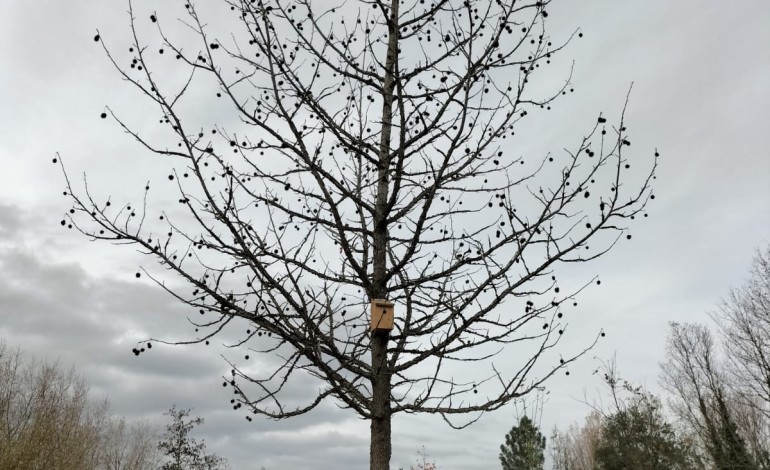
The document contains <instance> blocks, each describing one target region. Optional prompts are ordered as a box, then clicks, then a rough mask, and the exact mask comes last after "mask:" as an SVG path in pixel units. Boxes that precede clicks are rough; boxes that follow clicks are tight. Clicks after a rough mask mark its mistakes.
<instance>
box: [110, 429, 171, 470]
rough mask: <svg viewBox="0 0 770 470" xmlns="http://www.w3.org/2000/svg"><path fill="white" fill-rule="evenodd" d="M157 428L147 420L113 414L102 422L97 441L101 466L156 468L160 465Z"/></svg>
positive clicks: (117, 469)
mask: <svg viewBox="0 0 770 470" xmlns="http://www.w3.org/2000/svg"><path fill="white" fill-rule="evenodd" d="M157 439H158V435H157V429H156V428H155V427H154V426H153V425H151V424H150V423H148V422H143V421H137V422H129V421H127V420H126V419H125V418H123V417H114V418H112V419H110V420H109V422H108V423H107V424H106V426H105V428H104V431H103V437H102V440H101V443H100V459H99V462H100V465H99V467H98V468H100V469H104V470H156V469H158V468H160V461H161V452H160V449H158V440H157Z"/></svg>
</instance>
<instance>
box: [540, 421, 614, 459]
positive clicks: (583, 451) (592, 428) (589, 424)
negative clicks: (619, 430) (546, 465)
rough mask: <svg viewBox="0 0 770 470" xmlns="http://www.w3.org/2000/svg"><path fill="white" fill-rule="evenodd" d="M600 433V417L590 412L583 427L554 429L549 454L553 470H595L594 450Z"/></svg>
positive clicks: (574, 426)
mask: <svg viewBox="0 0 770 470" xmlns="http://www.w3.org/2000/svg"><path fill="white" fill-rule="evenodd" d="M601 433H602V416H601V415H600V414H599V413H598V412H597V411H592V412H591V413H589V414H588V416H586V419H585V423H584V424H583V426H578V425H576V424H571V425H570V426H569V427H568V428H567V429H566V430H565V431H559V429H558V428H554V431H553V433H552V435H551V445H550V452H551V458H552V459H553V468H554V470H595V468H596V466H595V457H596V448H597V446H598V445H599V440H600V438H601Z"/></svg>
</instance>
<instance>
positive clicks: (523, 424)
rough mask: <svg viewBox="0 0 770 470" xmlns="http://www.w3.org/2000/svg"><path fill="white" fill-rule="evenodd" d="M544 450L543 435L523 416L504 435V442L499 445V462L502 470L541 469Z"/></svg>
mask: <svg viewBox="0 0 770 470" xmlns="http://www.w3.org/2000/svg"><path fill="white" fill-rule="evenodd" d="M544 450H545V437H544V436H543V435H542V434H541V433H540V430H539V429H538V428H537V426H535V424H534V423H533V422H532V420H531V419H529V417H527V416H524V417H522V418H521V419H520V420H519V424H518V425H517V426H514V427H513V428H511V430H510V432H509V433H508V434H507V435H506V436H505V444H503V445H501V446H500V463H501V464H502V467H503V470H542V469H543V463H544V461H545V458H544V456H543V451H544Z"/></svg>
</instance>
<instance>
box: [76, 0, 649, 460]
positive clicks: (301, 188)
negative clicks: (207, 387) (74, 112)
mask: <svg viewBox="0 0 770 470" xmlns="http://www.w3.org/2000/svg"><path fill="white" fill-rule="evenodd" d="M224 4H225V5H226V7H227V8H228V9H229V10H230V12H229V13H231V14H232V25H230V26H228V27H227V28H226V29H222V30H218V29H217V28H216V27H215V26H214V25H209V24H208V23H207V22H206V21H205V20H204V19H203V18H202V17H201V16H200V14H199V10H198V9H197V8H196V6H195V5H194V4H193V3H192V2H187V3H186V4H185V5H184V7H185V12H184V13H183V15H184V16H183V21H184V24H185V25H186V26H189V29H191V30H192V31H193V32H194V36H195V37H196V38H197V39H196V40H197V42H193V41H187V40H186V39H179V40H176V39H174V37H176V36H175V35H172V34H170V33H169V29H168V27H167V26H168V24H169V23H170V22H165V21H164V18H162V17H159V16H158V14H157V13H152V14H149V13H146V14H142V15H141V16H135V14H134V10H133V8H131V9H130V27H131V33H132V42H133V46H132V47H131V49H130V51H129V56H128V65H125V66H124V65H123V64H124V63H125V62H124V61H125V60H126V59H125V58H124V57H123V55H122V54H121V55H120V56H118V55H117V54H116V53H115V52H114V51H113V50H111V49H110V48H108V47H107V46H106V44H105V43H104V42H103V41H104V39H103V37H102V35H101V34H97V35H96V36H95V38H94V39H95V41H96V42H97V43H99V44H101V45H102V46H103V47H104V50H105V51H106V53H107V56H108V58H109V59H110V60H111V61H112V63H113V64H114V65H115V67H116V68H117V70H118V71H119V73H120V74H121V76H122V78H123V79H124V80H125V81H127V82H129V83H131V84H133V85H134V86H135V87H136V88H137V89H138V90H139V92H140V94H143V95H144V97H145V98H146V99H147V100H150V102H152V103H153V104H154V105H155V106H157V108H158V109H159V113H160V124H161V126H162V127H163V128H164V129H165V130H166V132H167V134H166V135H167V139H165V140H164V138H161V137H157V138H156V137H154V136H153V135H152V134H147V133H146V132H145V131H142V132H140V131H139V130H137V129H139V127H140V126H132V125H130V124H129V123H128V122H126V121H125V120H123V119H121V117H120V116H119V115H118V113H117V112H115V111H114V110H113V109H111V108H106V109H105V110H104V111H103V113H102V114H101V117H102V118H112V119H114V120H115V121H116V122H117V123H118V125H120V126H121V127H122V128H123V129H124V130H125V131H126V132H127V133H128V134H129V135H131V136H133V138H134V139H136V140H137V141H138V142H139V143H140V144H141V145H143V146H144V147H145V148H146V149H147V150H148V151H150V152H154V153H156V154H157V155H159V156H162V157H165V158H167V159H174V161H176V170H175V171H173V172H171V173H170V174H165V175H163V177H162V178H163V179H164V180H166V179H167V180H168V181H166V183H167V184H169V185H170V186H172V187H173V188H174V190H176V191H178V193H179V196H178V201H179V204H180V207H181V210H182V213H181V214H180V209H176V210H174V211H173V212H172V211H171V210H170V209H169V208H164V209H162V210H158V209H156V208H155V206H154V205H153V204H151V203H148V198H149V184H148V185H147V187H146V191H147V192H146V193H145V199H144V203H142V204H139V205H138V206H136V205H134V204H129V203H125V204H123V203H121V204H111V202H110V201H109V200H108V199H107V200H105V198H104V196H98V197H97V196H96V195H94V194H92V193H90V192H89V190H88V188H87V187H85V188H84V189H76V188H73V187H72V181H71V180H70V178H68V177H67V174H66V172H65V178H66V179H67V194H68V195H70V196H71V197H72V200H73V205H72V208H71V211H70V213H69V214H67V215H66V216H65V219H64V220H63V221H62V224H63V225H65V226H68V227H71V228H77V229H79V230H81V231H82V232H83V233H85V234H87V235H88V236H89V237H92V238H94V239H102V240H111V241H113V242H115V243H119V244H129V245H132V246H136V247H139V248H140V249H141V250H142V251H143V252H144V253H146V254H147V255H148V256H149V257H154V258H156V259H157V260H158V261H159V262H160V264H161V265H162V266H164V267H165V268H166V269H168V270H169V271H170V272H172V273H174V274H175V275H176V276H177V277H178V278H180V279H182V280H184V281H186V282H187V283H188V284H189V285H190V287H191V288H190V289H189V290H180V289H178V288H173V287H171V284H166V283H165V282H164V281H163V280H161V279H159V278H157V277H152V276H151V277H152V278H153V279H154V280H156V281H157V282H158V284H159V285H160V286H161V287H162V288H164V289H166V290H168V291H169V292H170V293H171V294H172V295H174V296H175V297H176V298H177V299H179V301H181V302H184V303H185V304H187V305H189V306H190V307H193V308H194V309H195V310H196V312H197V311H199V312H200V314H201V316H200V317H199V318H200V320H199V321H196V322H195V323H196V325H197V326H196V327H197V328H198V330H196V331H199V334H200V336H199V337H197V338H196V339H195V340H194V341H195V342H206V343H207V344H208V342H209V340H210V339H211V338H212V337H213V336H214V335H216V334H217V333H219V332H221V331H222V330H223V329H224V328H225V326H226V325H228V324H234V325H239V327H243V329H242V330H241V331H245V334H243V336H242V338H241V339H240V340H239V341H237V342H236V343H235V344H234V345H233V346H240V347H243V348H249V349H250V350H254V351H261V352H266V353H273V354H274V355H275V357H277V358H279V359H280V361H281V363H280V364H279V365H277V366H276V367H275V368H274V369H273V370H272V371H270V372H267V373H265V374H264V375H261V376H253V375H251V374H250V373H247V372H244V371H243V370H242V368H241V367H239V365H238V364H235V363H233V364H232V368H233V377H231V378H230V377H228V378H227V382H226V385H228V384H229V385H231V386H232V387H234V391H235V393H236V398H237V403H236V404H235V408H236V409H238V408H239V407H241V406H242V405H243V406H245V407H246V408H247V409H248V410H250V411H252V412H253V413H254V414H261V415H264V416H267V417H270V418H274V419H282V418H289V417H292V416H296V415H299V414H302V413H306V412H308V411H310V410H312V409H313V408H315V407H316V406H318V405H319V404H320V403H322V402H323V401H324V400H326V399H333V400H335V401H336V402H337V403H338V404H340V405H341V406H343V407H345V408H349V409H352V410H353V411H354V412H355V413H357V414H358V415H359V416H360V417H362V418H364V419H367V420H369V421H370V422H371V455H370V461H371V468H373V469H375V468H376V469H385V468H388V462H389V460H390V456H391V443H390V442H391V428H390V423H391V417H392V416H393V415H394V414H396V413H434V414H440V415H441V416H442V417H444V419H446V420H447V422H449V423H450V424H451V425H452V426H456V427H459V426H465V425H467V424H469V423H470V422H473V421H474V420H475V419H478V416H480V414H481V413H483V412H486V411H491V410H495V409H498V408H500V407H502V406H503V405H505V404H506V403H508V402H509V401H511V400H512V399H515V398H517V397H520V396H522V395H525V394H527V393H528V392H530V391H531V390H533V389H534V388H535V387H538V386H540V385H541V384H542V383H543V382H544V381H545V380H547V379H548V378H549V377H551V376H552V375H553V374H555V373H556V372H557V371H559V370H560V369H562V368H564V367H566V366H567V365H568V364H569V363H570V362H572V361H574V360H575V359H576V358H577V357H579V356H580V355H582V354H583V353H584V352H585V351H586V350H587V349H589V348H590V347H591V346H592V345H593V344H594V343H595V341H596V340H597V339H598V337H599V335H598V334H597V335H596V337H595V338H593V339H589V340H587V341H585V345H586V347H585V349H583V350H581V351H576V352H573V353H569V354H565V355H564V356H563V357H561V359H560V358H559V356H558V353H556V352H555V350H554V347H555V346H556V345H557V343H558V342H559V338H561V336H562V334H563V333H564V332H565V331H566V328H567V317H563V315H568V312H567V310H568V307H570V306H573V305H576V303H575V301H574V299H575V296H576V295H577V293H578V292H579V291H580V290H582V289H583V288H584V287H585V286H587V285H589V284H590V283H592V282H593V281H596V283H597V284H598V283H599V281H598V280H596V279H594V280H591V281H587V282H586V283H585V284H584V285H582V287H581V286H573V287H570V288H569V289H567V287H566V286H564V285H560V284H559V282H558V281H557V277H556V275H555V268H556V267H557V266H558V265H559V264H560V263H581V262H586V261H589V260H593V259H595V258H597V257H599V256H601V255H603V254H605V253H606V252H607V251H608V250H609V249H610V248H611V247H612V246H614V244H615V243H616V242H617V241H618V240H619V239H620V238H621V237H622V238H629V239H630V237H631V235H630V234H629V233H628V231H627V227H626V223H627V222H628V220H629V219H633V218H634V217H635V216H637V215H645V216H646V215H647V214H646V213H645V212H644V208H645V206H646V204H647V202H648V201H649V199H651V198H654V196H653V195H652V192H651V188H650V183H651V180H652V178H653V177H654V176H653V175H654V171H655V167H656V163H657V152H656V153H655V158H653V157H652V156H650V159H649V160H648V162H647V164H646V165H645V164H643V162H639V163H640V165H639V166H640V168H643V167H644V166H646V167H647V168H645V169H644V170H643V171H642V173H638V174H634V173H633V172H631V170H630V169H629V168H630V165H631V159H630V158H629V157H628V150H627V149H628V146H629V145H630V142H629V137H628V134H627V130H626V127H625V122H624V118H623V116H624V112H625V106H624V107H623V112H622V113H620V114H619V116H618V118H617V120H616V124H615V125H614V126H612V125H610V124H608V118H606V117H604V116H603V115H601V114H600V115H599V117H598V119H597V118H595V117H594V118H592V119H593V123H590V124H589V125H588V126H587V132H586V133H585V134H584V137H582V138H580V139H578V140H577V141H576V142H574V145H572V147H571V148H569V149H565V150H564V151H562V152H560V153H558V154H550V153H549V154H546V155H545V156H524V155H521V154H520V151H519V150H517V149H518V148H519V147H518V146H517V144H518V143H519V142H520V141H521V140H520V139H519V136H518V134H515V131H516V130H517V129H518V128H519V126H521V123H522V120H525V118H527V116H528V113H534V112H536V111H539V110H542V112H547V110H549V109H551V107H552V105H553V104H554V101H555V99H556V98H558V97H560V96H562V95H567V94H568V93H570V92H572V91H573V89H572V84H571V74H569V73H567V74H566V75H565V77H564V78H565V80H564V81H563V82H562V85H558V86H557V87H556V88H555V89H552V90H550V92H549V93H547V94H546V93H544V92H543V91H542V90H539V91H535V90H530V85H529V84H530V83H532V82H533V80H535V79H536V78H538V77H539V76H543V75H544V74H545V72H544V71H543V70H544V69H545V68H547V67H548V64H550V63H551V61H553V60H554V59H555V57H557V56H558V55H559V53H560V52H561V51H562V50H563V48H564V46H565V45H566V44H567V43H569V42H570V40H572V39H573V38H575V37H579V36H582V32H580V31H575V32H574V33H572V34H571V35H568V38H567V39H566V40H565V41H563V42H560V43H557V42H556V40H555V39H554V40H552V39H551V37H550V36H549V35H548V34H547V33H546V29H545V26H546V21H547V17H548V11H547V7H548V6H549V5H550V2H549V1H513V0H506V1H495V2H493V1H489V0H483V1H482V0H465V1H462V0H434V1H432V2H427V3H426V2H424V1H423V0H409V1H403V0H402V1H398V0H388V1H384V0H371V1H364V0H361V1H355V2H347V3H339V4H330V3H327V2H311V1H309V0H296V1H288V0H287V1H284V0H252V1H245V0H244V1H235V0H230V1H225V2H224ZM140 24H141V27H142V28H145V27H146V26H150V27H155V28H156V33H155V34H156V35H155V36H154V38H153V39H150V40H147V41H145V40H144V38H146V37H147V36H144V35H142V38H141V39H140V34H139V33H138V29H139V25H140ZM172 36H174V37H172ZM153 41H155V42H153ZM169 61H170V62H171V63H173V64H177V65H178V69H177V70H176V71H175V72H174V73H173V74H172V76H166V75H164V74H161V73H160V72H157V71H158V70H163V67H173V66H168V65H165V64H166V63H167V62H169ZM185 70H186V71H187V75H184V74H183V73H182V72H183V71H185ZM180 77H187V78H185V79H182V80H181V81H180ZM212 83H215V84H216V85H214V87H215V89H212V88H208V89H207V88H206V86H207V85H211V84H212ZM199 88H200V89H203V90H207V91H206V94H202V92H199ZM215 94H216V97H217V98H218V99H219V100H218V101H217V103H218V104H217V105H216V106H217V108H216V109H217V111H216V113H213V112H212V114H216V115H217V116H220V117H221V116H227V118H224V119H222V120H221V121H220V122H219V123H218V124H216V125H212V124H209V123H208V122H207V121H206V120H207V119H210V118H209V117H208V114H207V113H203V114H204V116H201V112H200V108H201V106H203V104H204V103H207V99H206V97H212V100H214V99H215V98H213V97H214V95H215ZM223 102H226V104H227V106H223ZM212 109H213V108H212ZM226 113H229V114H226ZM529 138H532V139H542V138H543V137H542V136H537V135H536V136H530V137H529ZM650 153H652V152H650ZM62 168H64V167H62ZM184 213H186V216H185V215H183V214H184ZM77 214H82V216H83V218H82V219H80V218H79V217H78V215H77ZM185 217H186V218H185ZM145 274H146V275H149V273H146V272H145ZM136 275H137V276H141V275H142V273H141V272H139V273H137V274H136ZM374 300H387V301H390V302H392V303H393V304H394V312H395V321H394V324H393V325H392V329H391V326H390V325H388V324H387V320H389V318H388V317H385V320H386V322H385V323H383V324H376V325H374V328H370V322H371V320H370V315H375V319H376V321H379V320H378V319H379V316H380V314H381V313H382V312H381V311H380V310H379V308H378V309H377V310H376V311H371V307H370V305H371V302H372V301H374ZM196 315H197V313H196ZM241 321H242V322H244V323H245V325H244V323H241ZM600 334H601V335H602V336H603V335H604V333H603V332H602V333H600ZM505 346H510V351H509V352H510V353H513V351H514V350H515V351H516V352H517V355H516V357H517V358H519V359H517V360H515V361H511V360H510V359H509V357H510V356H506V357H505V358H500V357H498V354H499V353H500V352H501V351H502V350H503V349H504V347H505ZM142 350H143V348H141V347H139V348H137V349H136V350H135V353H136V354H137V355H138V354H140V353H141V352H142ZM247 357H248V356H247ZM496 358H497V359H496ZM540 359H542V360H540ZM466 362H471V363H472V364H470V365H471V366H472V367H471V368H468V369H466V370H465V372H463V373H459V372H458V369H457V368H453V366H454V365H458V364H463V363H466ZM539 362H540V363H542V365H541V366H538V367H536V364H537V363H539ZM482 364H485V366H482ZM567 373H568V372H567ZM309 379H315V380H317V381H318V383H319V384H320V385H319V386H309V387H308V386H307V385H306V386H305V388H306V390H308V393H309V394H312V396H308V400H307V402H305V403H297V402H296V401H288V402H287V401H286V400H285V399H283V398H282V394H281V391H282V390H283V389H284V388H285V387H287V386H290V384H292V383H298V382H299V381H303V383H305V384H306V383H307V380H309ZM467 413H472V415H471V418H469V419H467V420H464V421H461V422H458V421H456V420H452V417H454V416H455V415H464V414H467ZM248 419H251V418H248Z"/></svg>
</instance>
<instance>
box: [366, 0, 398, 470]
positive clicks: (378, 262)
mask: <svg viewBox="0 0 770 470" xmlns="http://www.w3.org/2000/svg"><path fill="white" fill-rule="evenodd" d="M398 5H399V0H391V6H390V12H389V22H388V23H389V24H388V33H389V38H388V49H387V53H386V54H387V55H386V57H385V74H384V77H383V83H382V121H381V122H382V132H381V134H380V148H379V162H378V168H377V196H376V201H375V206H374V220H373V224H374V227H373V230H372V232H373V233H372V235H373V236H372V239H373V240H372V286H371V291H370V295H371V297H372V299H387V294H388V289H387V284H388V279H387V248H388V223H387V219H388V193H389V188H390V173H389V172H390V154H391V148H390V136H391V132H392V129H393V92H394V89H395V80H396V77H395V70H396V67H397V59H398ZM388 338H389V332H387V331H385V332H378V333H372V336H371V352H372V372H371V374H372V375H371V383H372V401H371V406H370V412H371V442H370V444H369V468H370V470H390V454H391V442H390V437H391V436H390V416H391V411H390V410H391V409H390V386H391V384H390V379H391V373H390V368H389V366H388Z"/></svg>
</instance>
